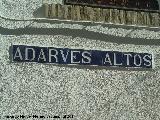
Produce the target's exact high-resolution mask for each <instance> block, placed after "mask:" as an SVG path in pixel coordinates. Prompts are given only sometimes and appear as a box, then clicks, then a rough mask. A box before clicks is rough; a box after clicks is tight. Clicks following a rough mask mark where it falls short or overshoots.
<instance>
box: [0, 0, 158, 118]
mask: <svg viewBox="0 0 160 120" xmlns="http://www.w3.org/2000/svg"><path fill="white" fill-rule="evenodd" d="M2 2H3V4H5V5H6V6H7V7H6V8H5V9H4V10H1V11H3V13H4V12H5V14H3V15H5V16H7V17H10V18H19V19H22V18H25V19H28V18H32V13H33V12H34V10H35V9H37V8H38V7H39V6H41V3H40V2H39V1H38V0H37V1H24V0H23V2H24V3H25V4H26V5H24V4H23V5H22V1H15V2H16V3H17V4H15V3H14V2H11V1H9V0H7V1H2ZM11 4H12V6H13V7H11ZM28 8H30V9H28ZM6 13H7V14H6ZM0 20H1V22H0V26H1V28H0V43H1V44H0V103H1V106H0V116H1V119H5V118H3V116H4V115H22V114H24V115H29V114H31V115H35V114H36V115H46V116H47V115H60V116H62V115H64V114H73V115H74V120H89V119H91V120H159V119H160V76H159V74H160V66H159V65H160V57H159V56H160V47H159V46H160V42H159V39H160V31H159V28H156V29H155V28H154V29H153V28H152V29H151V28H147V27H144V28H142V27H127V26H117V25H101V24H98V23H97V24H92V23H88V24H85V23H77V22H74V23H72V22H58V21H54V23H49V22H47V21H45V23H39V22H36V21H11V20H5V19H2V18H1V19H0ZM18 28H19V29H18ZM36 28H37V29H36ZM49 28H50V31H49V32H45V31H47V30H48V29H49ZM66 28H67V29H66ZM77 29H79V31H78V32H77ZM52 31H53V32H52ZM99 33H100V34H99ZM12 44H20V45H33V46H48V47H61V48H62V47H65V48H76V49H86V50H88V49H93V50H106V51H107V50H113V51H121V52H148V53H152V54H153V55H154V65H155V68H154V69H151V70H142V69H138V70H137V69H118V68H117V69H116V68H115V69H111V68H104V67H103V68H101V67H84V66H67V65H49V64H36V63H12V62H11V60H10V54H9V48H10V46H11V45H12ZM46 120H47V119H46Z"/></svg>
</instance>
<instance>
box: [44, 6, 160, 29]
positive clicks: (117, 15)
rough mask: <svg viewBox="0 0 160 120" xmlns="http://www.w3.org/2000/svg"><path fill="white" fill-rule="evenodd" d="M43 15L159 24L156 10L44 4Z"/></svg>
mask: <svg viewBox="0 0 160 120" xmlns="http://www.w3.org/2000/svg"><path fill="white" fill-rule="evenodd" d="M44 6H45V17H48V18H58V19H67V20H75V21H79V20H80V21H94V22H105V23H116V24H126V25H140V26H156V27H157V26H160V22H159V19H160V13H159V12H158V11H150V12H149V11H133V10H125V9H124V10H122V9H113V8H95V7H88V6H79V5H61V4H44Z"/></svg>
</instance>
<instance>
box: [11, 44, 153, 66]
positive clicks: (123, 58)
mask: <svg viewBox="0 0 160 120" xmlns="http://www.w3.org/2000/svg"><path fill="white" fill-rule="evenodd" d="M12 59H13V61H15V62H37V63H56V64H79V65H97V66H118V67H136V68H137V67H138V68H152V54H148V53H133V52H128V53H126V52H125V53H122V52H117V51H98V50H82V49H69V48H53V47H37V46H24V45H13V46H12Z"/></svg>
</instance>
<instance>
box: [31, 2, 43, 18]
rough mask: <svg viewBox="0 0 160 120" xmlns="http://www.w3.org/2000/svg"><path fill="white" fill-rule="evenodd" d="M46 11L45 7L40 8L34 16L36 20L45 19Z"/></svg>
mask: <svg viewBox="0 0 160 120" xmlns="http://www.w3.org/2000/svg"><path fill="white" fill-rule="evenodd" d="M44 11H45V8H44V5H42V6H41V7H39V8H38V9H36V10H35V11H34V12H33V16H34V17H35V18H44V17H45V13H44Z"/></svg>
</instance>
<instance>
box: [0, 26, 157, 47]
mask: <svg viewBox="0 0 160 120" xmlns="http://www.w3.org/2000/svg"><path fill="white" fill-rule="evenodd" d="M0 29H1V31H0V34H2V35H16V36H19V35H53V36H54V35H65V36H72V37H73V38H74V37H82V38H87V39H93V40H101V41H105V42H112V43H117V44H134V45H157V46H159V45H160V40H159V39H151V40H150V39H142V38H130V37H117V36H112V35H104V34H102V33H95V32H91V31H86V30H83V29H82V30H73V29H65V28H58V29H55V28H19V29H8V28H2V27H0Z"/></svg>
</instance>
